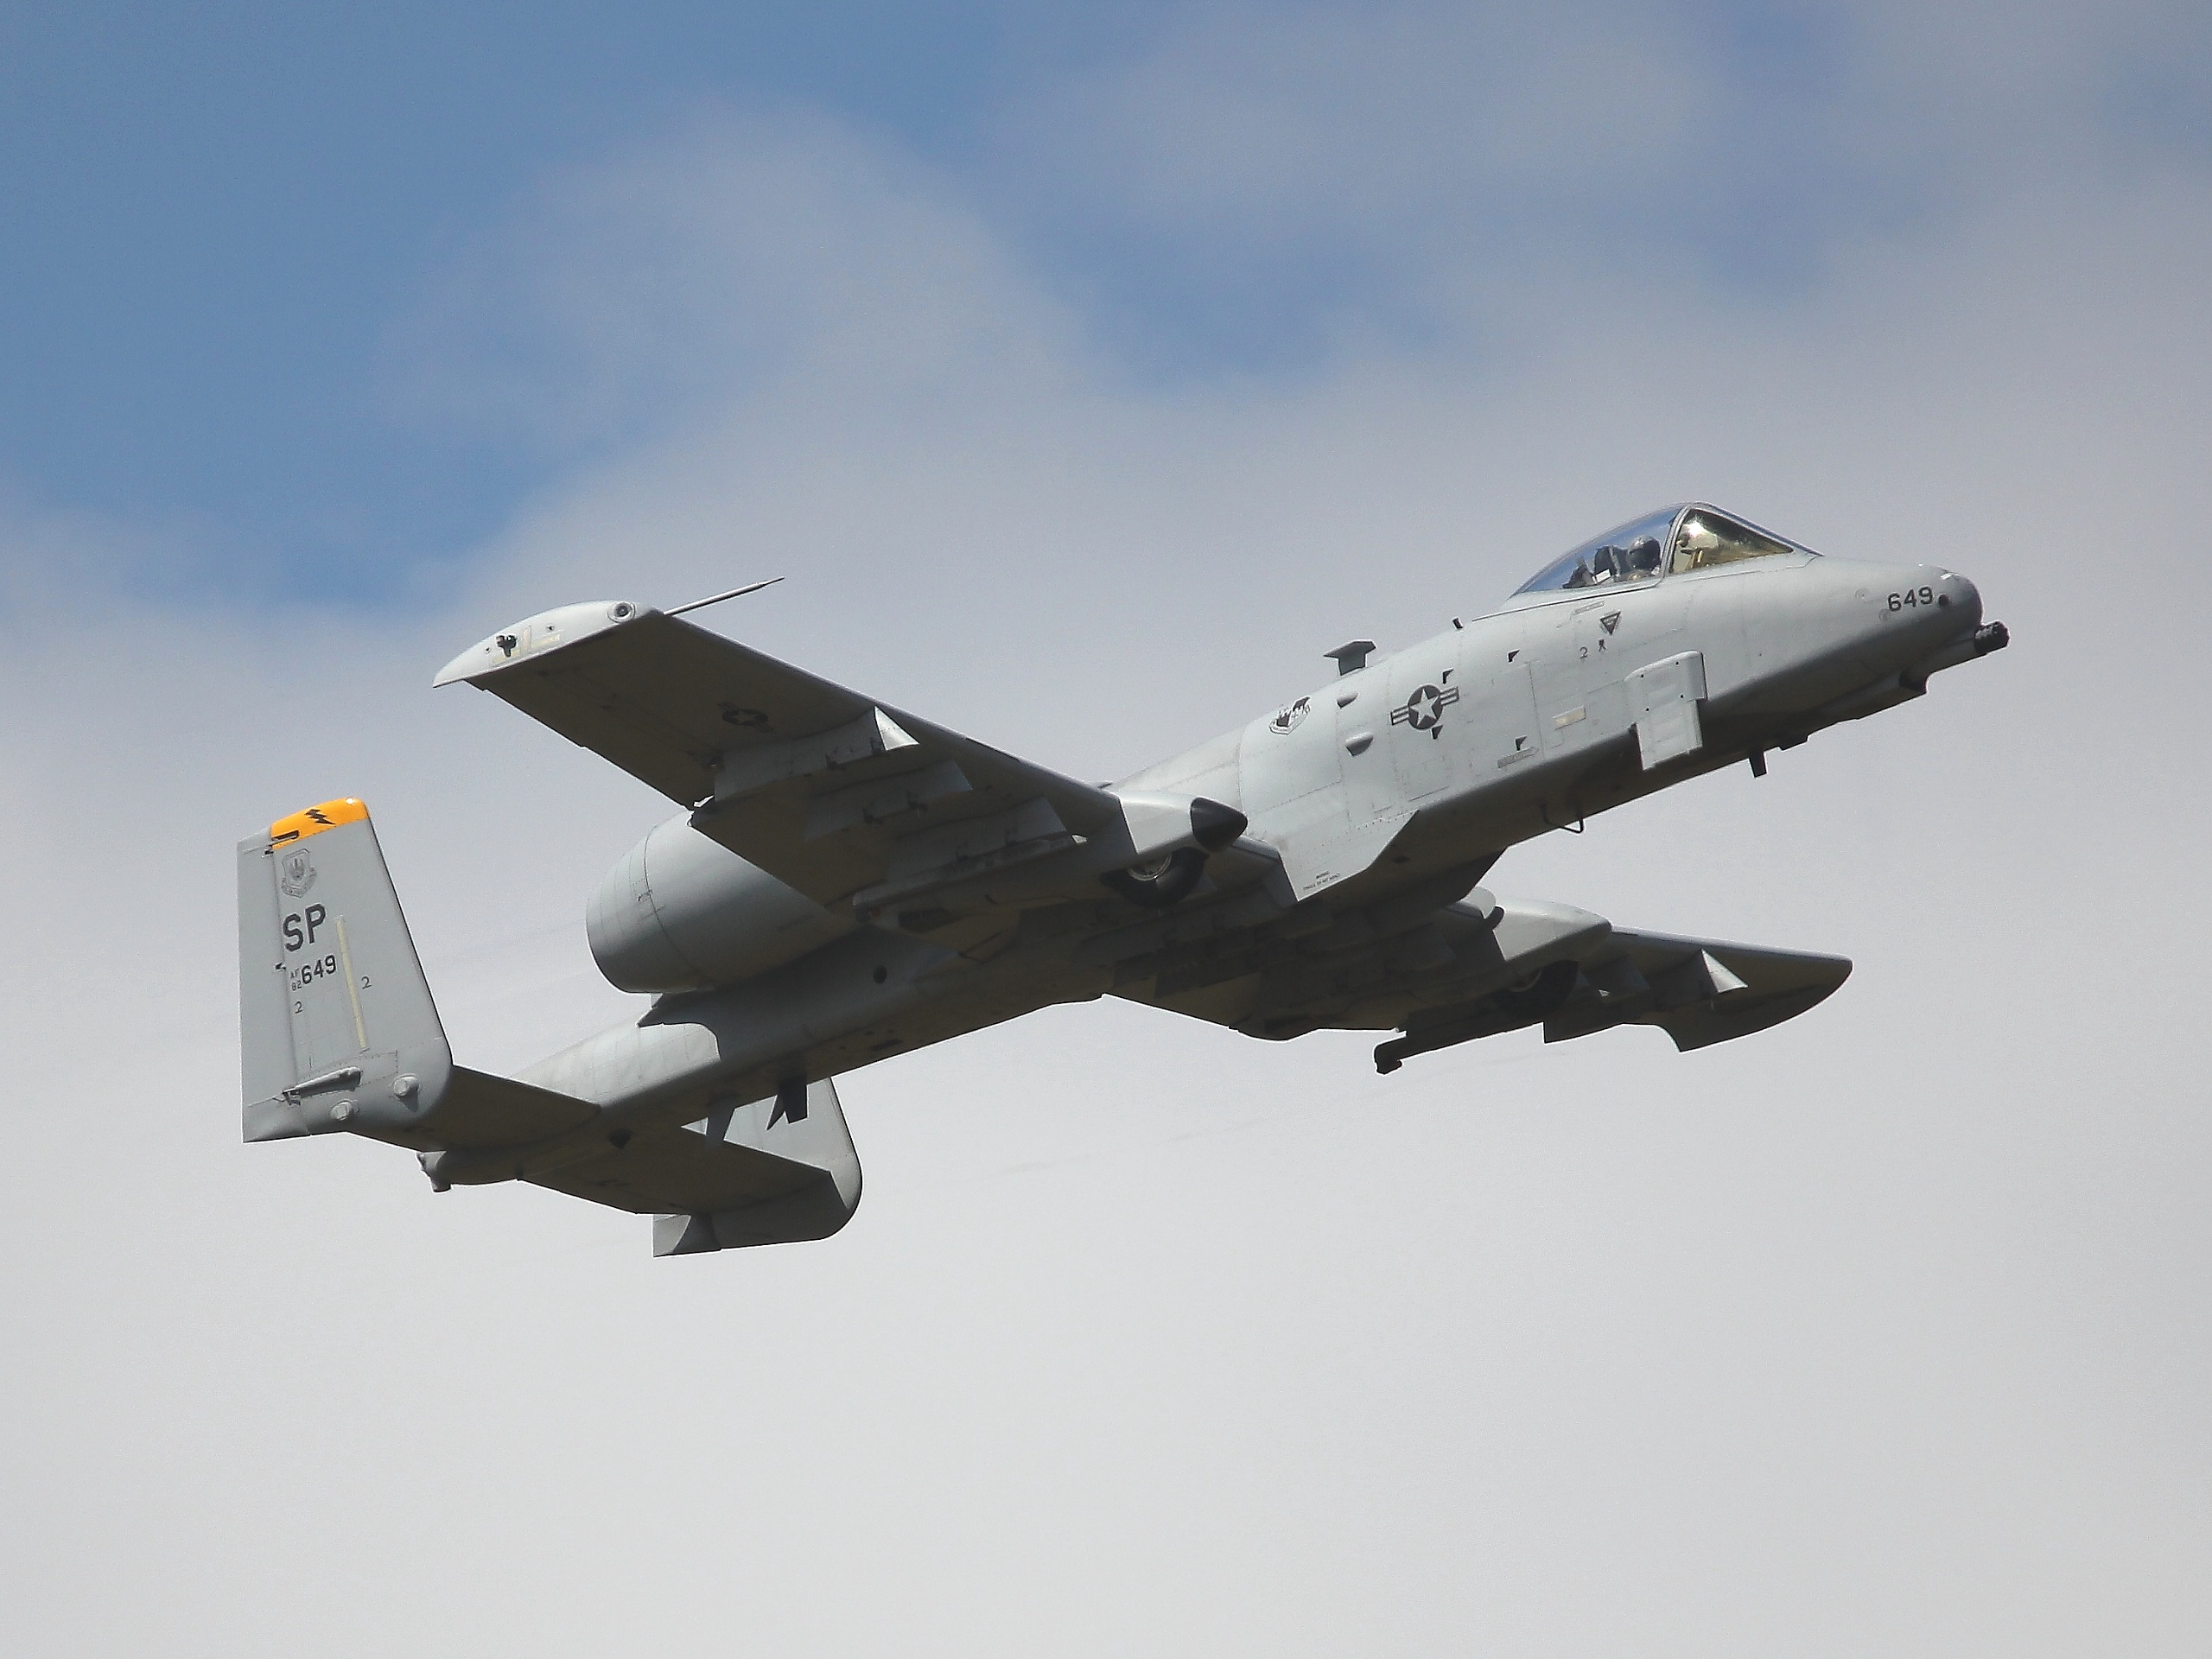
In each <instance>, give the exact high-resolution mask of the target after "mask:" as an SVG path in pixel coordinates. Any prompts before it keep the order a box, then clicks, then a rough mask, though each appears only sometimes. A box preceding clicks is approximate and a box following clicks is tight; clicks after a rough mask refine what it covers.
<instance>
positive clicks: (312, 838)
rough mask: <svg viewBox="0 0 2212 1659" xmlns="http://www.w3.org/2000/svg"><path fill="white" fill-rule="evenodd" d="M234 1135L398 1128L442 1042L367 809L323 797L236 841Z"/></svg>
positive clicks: (449, 1058) (435, 1084)
mask: <svg viewBox="0 0 2212 1659" xmlns="http://www.w3.org/2000/svg"><path fill="white" fill-rule="evenodd" d="M238 1032H239V1038H240V1047H241V1050H242V1053H243V1072H244V1075H243V1079H242V1081H243V1084H244V1093H245V1138H246V1139H247V1140H248V1141H282V1140H286V1139H289V1137H291V1136H294V1135H326V1134H329V1133H332V1132H333V1131H336V1130H340V1129H353V1130H359V1131H366V1132H369V1133H375V1132H376V1131H377V1130H379V1129H383V1130H385V1131H387V1132H389V1131H391V1130H404V1129H405V1128H408V1127H409V1126H410V1125H411V1124H412V1123H413V1122H415V1121H416V1118H417V1115H418V1113H419V1112H420V1111H421V1110H422V1108H423V1105H424V1104H425V1103H435V1102H436V1101H438V1100H439V1099H441V1098H442V1096H444V1094H445V1092H446V1089H447V1084H448V1080H449V1079H450V1077H451V1075H452V1072H453V1050H452V1049H451V1047H450V1046H448V1044H447V1042H446V1033H445V1027H443V1026H442V1024H441V1023H440V1022H439V1020H438V1010H437V1005H436V1004H435V1002H433V1001H431V999H430V987H429V982H428V981H427V980H425V979H424V978H423V965H422V963H420V962H419V961H417V960H416V956H415V942H414V940H413V939H412V938H410V937H409V935H408V931H407V918H405V917H404V915H402V914H401V913H400V909H399V895H398V894H397V893H395V892H394V891H393V890H392V885H391V875H390V874H389V873H388V872H387V871H386V870H385V862H384V853H383V850H382V849H380V848H379V847H378V845H377V835H376V830H375V829H373V828H372V827H371V825H370V823H369V809H368V808H367V807H365V806H364V805H363V804H361V803H360V802H359V801H357V800H353V799H350V798H348V799H346V800H340V801H325V802H324V803H323V804H321V805H320V806H311V807H309V808H308V810H306V811H304V812H296V813H294V814H293V815H292V816H291V817H289V818H280V819H278V820H277V822H276V823H272V824H270V826H269V829H268V832H267V833H266V834H265V835H258V836H251V837H249V838H248V839H247V840H245V841H242V842H239V843H238Z"/></svg>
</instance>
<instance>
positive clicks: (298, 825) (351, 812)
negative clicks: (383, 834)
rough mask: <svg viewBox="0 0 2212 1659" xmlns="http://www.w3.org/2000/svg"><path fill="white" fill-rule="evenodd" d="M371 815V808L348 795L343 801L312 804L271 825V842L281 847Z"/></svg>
mask: <svg viewBox="0 0 2212 1659" xmlns="http://www.w3.org/2000/svg"><path fill="white" fill-rule="evenodd" d="M368 816H369V809H368V808H367V807H366V806H365V805H363V804H361V803H360V802H359V801H357V800H355V799H354V798H353V797H352V796H351V795H348V796H347V797H346V798H345V799H344V800H342V801H325V802H324V803H323V804H321V806H311V807H309V808H308V810H306V811H304V812H295V813H293V814H292V816H291V817H289V818H279V819H277V822H276V823H272V824H270V826H269V844H270V846H272V847H280V846H282V845H283V843H284V842H288V841H298V840H300V839H302V837H304V836H319V835H321V833H322V832H323V831H324V830H326V829H336V828H337V827H338V826H339V825H340V824H341V823H356V822H358V821H359V820H360V819H362V818H365V817H368Z"/></svg>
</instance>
